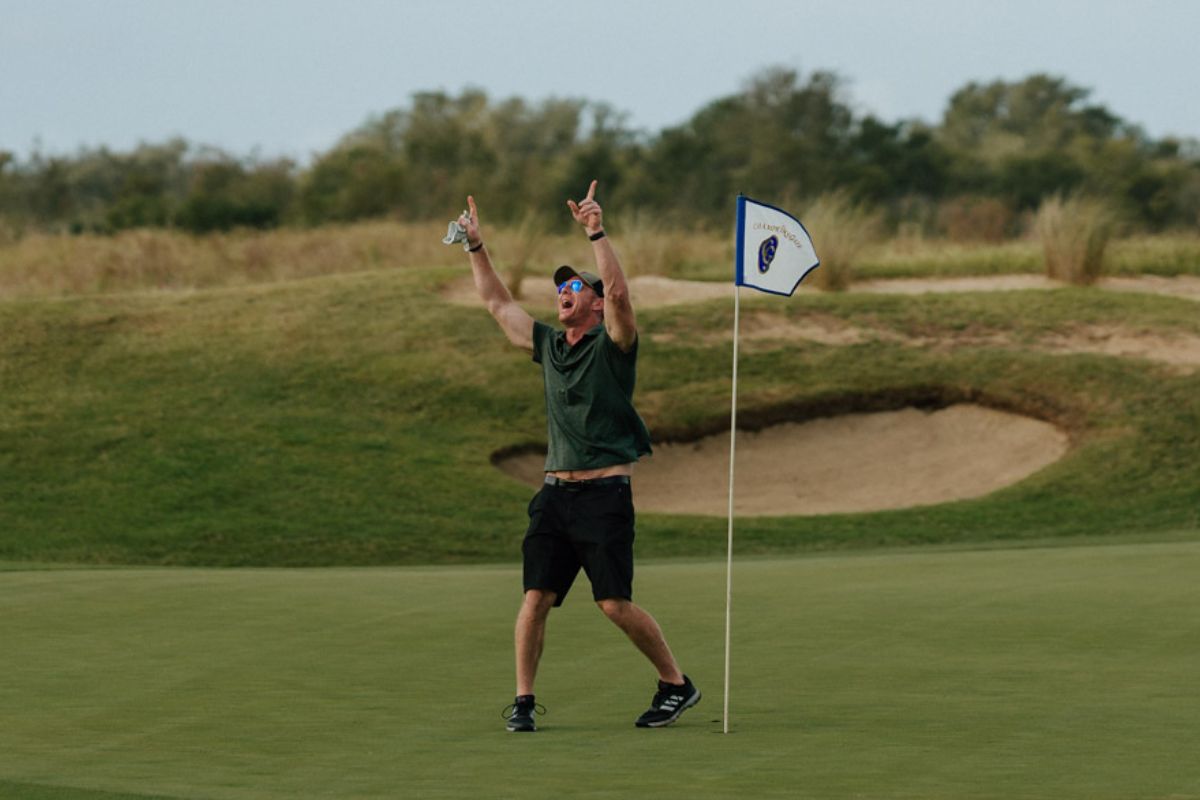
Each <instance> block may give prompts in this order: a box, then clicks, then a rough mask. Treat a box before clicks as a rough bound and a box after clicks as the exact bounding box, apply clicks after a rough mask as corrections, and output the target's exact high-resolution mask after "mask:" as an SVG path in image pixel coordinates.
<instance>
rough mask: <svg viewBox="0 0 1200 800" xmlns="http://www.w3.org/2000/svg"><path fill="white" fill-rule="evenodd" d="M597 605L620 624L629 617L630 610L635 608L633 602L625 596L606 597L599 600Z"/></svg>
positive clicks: (605, 614)
mask: <svg viewBox="0 0 1200 800" xmlns="http://www.w3.org/2000/svg"><path fill="white" fill-rule="evenodd" d="M596 605H597V606H599V607H600V610H601V611H603V612H604V616H606V617H608V618H609V619H611V620H612V621H613V622H615V623H617V624H618V625H620V624H621V622H622V621H624V620H626V619H627V618H628V617H629V612H630V610H631V609H632V608H633V603H631V602H630V601H628V600H626V599H624V598H623V597H606V598H605V599H603V600H597V601H596Z"/></svg>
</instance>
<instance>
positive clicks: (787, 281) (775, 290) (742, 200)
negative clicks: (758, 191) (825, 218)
mask: <svg viewBox="0 0 1200 800" xmlns="http://www.w3.org/2000/svg"><path fill="white" fill-rule="evenodd" d="M736 247H737V274H736V275H735V281H734V282H735V283H736V284H737V285H738V286H750V287H752V288H754V289H758V290H759V291H761V292H770V293H771V294H782V295H790V294H792V293H793V292H795V291H796V287H797V286H799V285H800V281H802V280H804V276H806V275H808V273H810V272H812V271H813V270H814V269H816V268H817V267H818V266H819V265H820V263H821V260H820V259H819V258H817V253H816V250H814V249H813V243H812V238H811V237H809V235H808V231H807V230H805V228H804V225H802V224H801V223H800V220H798V219H796V218H795V217H793V216H792V215H791V214H789V213H787V212H786V211H784V210H783V209H781V208H776V207H775V206H770V205H767V204H766V203H760V202H758V201H757V200H751V199H750V198H749V197H746V196H745V195H738V199H737V246H736ZM755 264H757V265H758V269H757V270H756V269H754V267H753V265H755Z"/></svg>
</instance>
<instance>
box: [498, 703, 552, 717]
mask: <svg viewBox="0 0 1200 800" xmlns="http://www.w3.org/2000/svg"><path fill="white" fill-rule="evenodd" d="M519 711H524V712H525V713H526V714H529V715H530V716H532V715H534V714H538V715H540V716H545V715H546V707H545V706H544V705H542V704H541V703H530V702H525V703H512V704H511V705H507V706H505V707H504V710H503V711H501V712H500V718H501V719H509V718H510V717H512V715H513V714H516V713H517V712H519Z"/></svg>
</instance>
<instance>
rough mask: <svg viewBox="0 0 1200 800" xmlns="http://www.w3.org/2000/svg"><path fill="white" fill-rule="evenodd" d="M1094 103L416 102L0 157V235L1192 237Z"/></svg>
mask: <svg viewBox="0 0 1200 800" xmlns="http://www.w3.org/2000/svg"><path fill="white" fill-rule="evenodd" d="M1089 96H1090V92H1089V90H1087V89H1084V88H1081V87H1078V86H1073V85H1071V84H1070V83H1068V82H1067V81H1066V80H1065V79H1063V78H1060V77H1055V76H1050V75H1045V74H1034V75H1030V76H1028V77H1026V78H1024V79H1022V80H1019V81H1013V82H1006V81H999V80H998V81H993V82H990V83H976V82H972V83H968V84H966V85H965V86H963V87H962V88H960V89H958V90H957V91H955V92H954V93H953V95H952V96H951V97H950V98H949V100H948V102H947V105H946V108H945V111H944V113H943V115H942V118H941V120H940V121H938V122H937V123H936V124H929V123H925V122H922V121H919V120H908V121H899V122H890V123H889V122H886V121H884V120H881V119H879V118H877V117H876V116H874V115H870V114H866V115H860V114H856V113H855V111H854V110H853V108H852V107H851V104H850V101H849V99H848V98H847V93H846V91H845V87H844V84H843V82H842V80H841V79H840V78H839V77H838V76H837V75H836V74H834V73H832V72H826V71H817V72H813V73H811V74H809V75H807V76H804V75H801V74H800V73H798V72H797V71H795V70H791V69H786V68H778V67H777V68H770V69H767V70H764V71H762V72H760V73H758V74H756V75H755V76H753V77H752V78H751V79H749V80H748V81H747V82H746V84H745V86H744V88H743V90H742V91H740V92H738V93H736V94H733V95H729V96H727V97H721V98H718V99H716V100H714V101H712V102H710V103H708V104H707V105H705V106H704V107H703V108H701V109H700V110H698V111H697V112H696V113H695V114H693V115H692V116H691V118H690V119H688V120H687V121H686V122H684V123H683V124H681V125H678V126H674V127H670V128H666V129H664V130H661V131H658V132H655V133H646V132H642V131H637V130H634V129H632V128H631V127H630V126H629V125H628V122H627V118H626V117H625V115H623V114H622V113H620V112H619V111H618V110H616V109H614V108H613V107H611V106H609V105H606V104H604V103H596V102H592V101H588V100H586V99H548V100H543V101H540V102H536V103H533V102H529V101H526V100H524V99H522V98H519V97H515V98H510V99H505V100H499V101H496V100H492V99H490V98H489V97H488V96H487V95H486V94H484V93H483V92H481V91H478V90H465V91H463V92H461V93H459V94H458V95H457V96H455V95H451V94H447V93H444V92H421V93H418V94H415V95H413V97H412V98H411V101H410V103H409V104H408V105H407V106H404V107H401V108H396V109H393V110H391V111H387V112H385V113H382V114H378V115H375V116H372V117H370V118H369V119H367V120H366V122H364V123H363V124H362V125H361V126H360V127H358V128H357V129H355V130H353V131H351V132H349V133H348V134H346V135H345V136H344V137H343V138H342V139H341V140H340V141H339V142H338V143H337V144H336V145H335V146H334V147H332V148H331V149H329V150H328V151H326V152H323V153H319V154H316V156H315V157H314V159H313V160H312V162H311V163H310V164H307V165H304V166H300V165H298V164H297V163H295V162H293V161H290V160H286V159H259V158H245V157H238V156H236V155H233V154H230V153H226V152H223V151H220V150H217V149H213V148H209V147H203V146H195V145H192V144H189V143H188V142H186V141H185V140H182V139H175V140H171V141H168V142H165V143H157V144H143V145H141V146H139V147H137V148H136V149H134V150H132V151H129V152H113V151H111V150H109V149H107V148H103V147H102V148H98V149H85V150H81V151H79V152H78V153H76V154H74V155H70V156H52V155H46V154H43V153H40V152H37V151H35V152H33V153H32V154H31V155H29V156H28V157H25V158H20V157H18V156H17V155H16V154H14V153H11V152H6V151H2V150H0V218H2V220H3V221H4V222H6V223H7V224H8V225H9V226H10V227H12V228H14V229H18V230H24V229H38V230H52V231H71V232H85V231H87V232H102V233H103V232H114V231H118V230H122V229H126V228H136V227H173V228H179V229H182V230H186V231H190V232H194V233H206V232H211V231H224V230H229V229H232V228H238V227H249V228H270V227H275V226H279V225H305V226H314V225H321V224H325V223H334V222H348V221H353V220H361V219H368V218H376V217H392V218H397V219H405V220H430V219H438V220H441V219H445V218H447V217H448V215H453V214H454V213H457V211H458V210H459V209H460V208H461V207H462V205H463V203H464V198H465V197H466V195H467V194H468V193H473V194H475V195H476V196H478V197H479V198H480V200H481V202H482V203H484V204H485V205H484V207H485V208H486V209H487V214H488V219H489V221H492V222H506V221H507V222H515V221H518V220H521V219H525V218H528V215H529V214H536V213H539V212H544V211H547V210H549V209H553V208H556V207H557V206H558V205H559V204H561V203H562V202H563V198H566V197H570V196H574V195H577V194H579V192H580V191H582V187H586V186H587V183H588V181H589V180H590V179H592V178H593V177H596V178H599V179H600V181H601V186H602V194H603V195H604V198H603V199H604V201H605V202H606V204H607V205H609V206H610V207H611V208H613V209H622V210H625V211H627V212H634V211H636V213H639V214H651V215H654V216H655V218H656V219H659V220H661V221H662V222H663V223H664V224H680V225H698V224H702V225H728V224H729V215H730V213H731V209H732V207H733V198H734V197H735V196H736V195H737V194H738V193H739V192H743V193H745V194H748V195H751V196H753V197H756V198H761V199H764V200H767V201H774V202H776V203H780V204H789V207H791V206H796V207H800V206H802V205H803V204H804V203H805V202H806V201H807V200H809V199H811V198H815V197H817V196H820V195H822V194H827V193H830V192H837V193H840V194H842V195H844V196H846V197H848V198H851V199H852V200H853V201H855V202H860V203H862V204H864V205H868V206H871V207H874V208H878V209H880V210H882V211H883V212H884V216H885V218H886V219H888V220H889V221H890V222H891V223H892V224H893V225H903V224H908V225H916V226H920V227H921V228H922V229H923V230H925V231H927V232H938V233H950V234H954V232H955V229H956V226H957V227H958V228H962V230H963V231H964V232H965V235H970V234H971V232H974V233H976V234H979V235H983V236H985V237H1002V236H1005V235H1011V234H1012V233H1014V232H1015V228H1016V226H1018V224H1019V221H1020V219H1021V217H1022V214H1024V213H1025V212H1027V211H1029V210H1031V209H1033V208H1035V207H1036V206H1037V205H1038V204H1039V203H1040V202H1041V201H1042V200H1043V198H1046V197H1047V196H1050V195H1054V194H1086V195H1090V196H1095V197H1098V198H1102V199H1104V200H1105V201H1107V202H1109V203H1110V204H1111V205H1112V206H1113V207H1114V208H1115V209H1116V210H1118V211H1119V212H1121V214H1122V216H1123V218H1124V219H1126V220H1128V221H1129V222H1130V223H1131V224H1132V225H1133V226H1135V227H1137V228H1140V229H1148V230H1162V229H1165V228H1172V227H1191V226H1196V225H1197V224H1200V144H1198V143H1197V141H1196V140H1194V139H1188V140H1178V139H1173V138H1164V139H1158V140H1156V139H1153V138H1151V137H1149V136H1147V135H1146V134H1145V133H1144V132H1143V131H1142V130H1141V129H1140V128H1139V127H1138V126H1137V125H1136V124H1133V123H1131V122H1129V121H1126V120H1123V119H1122V118H1120V117H1119V116H1117V115H1116V114H1115V113H1113V112H1112V111H1110V110H1109V109H1107V108H1105V107H1104V106H1102V105H1097V104H1093V103H1090V102H1089ZM560 216H561V215H560ZM559 222H561V220H559V219H557V218H556V217H553V216H551V218H550V219H548V220H547V224H558V223H559Z"/></svg>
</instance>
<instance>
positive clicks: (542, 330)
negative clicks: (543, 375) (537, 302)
mask: <svg viewBox="0 0 1200 800" xmlns="http://www.w3.org/2000/svg"><path fill="white" fill-rule="evenodd" d="M550 330H551V328H550V326H549V325H547V324H546V323H544V322H538V321H537V320H536V319H535V320H534V321H533V361H534V363H535V364H540V363H542V348H543V347H544V346H545V344H546V337H547V336H549V335H550Z"/></svg>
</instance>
